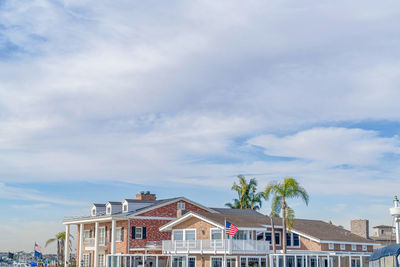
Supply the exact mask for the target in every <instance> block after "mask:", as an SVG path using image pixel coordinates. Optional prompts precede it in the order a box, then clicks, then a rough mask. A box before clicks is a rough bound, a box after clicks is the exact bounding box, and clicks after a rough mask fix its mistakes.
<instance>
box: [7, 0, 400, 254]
mask: <svg viewBox="0 0 400 267" xmlns="http://www.w3.org/2000/svg"><path fill="white" fill-rule="evenodd" d="M399 5H400V4H399V3H398V2H397V1H388V2H386V5H382V4H381V3H377V2H376V1H351V2H348V1H335V2H320V1H312V0H310V1H302V2H301V3H300V2H293V1H280V2H271V1H270V2H266V1H250V2H249V1H247V2H243V1H217V2H216V1H208V0H206V1H190V2H187V1H168V3H167V2H165V3H164V2H163V3H160V2H157V1H119V0H116V1H112V2H98V1H92V0H79V1H77V0H63V1H62V0H53V1H50V0H30V1H27V0H26V1H8V0H3V1H0V118H1V119H0V151H1V153H0V203H1V204H2V207H3V212H2V213H0V219H1V223H0V236H1V237H2V238H0V251H3V250H17V249H25V250H28V249H31V248H32V244H33V243H34V241H37V242H39V243H41V244H43V243H44V241H45V240H46V239H48V238H50V237H51V236H53V235H54V234H56V233H57V232H58V231H61V230H63V227H62V225H61V221H62V219H63V217H64V216H71V215H81V214H87V213H88V211H89V208H90V205H91V203H93V202H106V201H108V200H114V201H115V200H122V199H124V198H128V197H129V198H132V197H134V195H135V194H136V193H137V192H139V191H142V190H150V191H152V192H154V193H156V194H157V195H158V197H159V198H167V197H174V196H186V197H188V198H190V199H193V200H195V201H198V202H200V203H202V204H205V205H209V206H216V207H218V206H219V207H221V206H223V205H224V203H226V202H228V201H230V200H231V199H232V198H233V197H234V194H233V192H231V191H230V187H231V184H232V183H233V181H234V180H235V177H236V176H237V175H238V174H243V175H245V176H247V177H249V178H251V177H255V178H257V179H258V181H259V187H260V189H262V188H264V187H265V185H266V184H267V183H268V181H271V180H273V179H282V178H283V177H286V176H292V177H295V178H296V179H298V180H299V181H300V182H301V183H302V184H303V185H304V186H305V187H306V188H307V190H308V191H309V193H310V195H311V202H310V205H309V206H308V207H305V206H304V205H303V204H302V203H298V202H296V201H293V202H291V203H290V204H291V205H292V206H293V207H295V210H296V214H297V216H298V217H302V218H314V219H322V220H326V221H328V220H332V221H333V222H334V223H336V224H341V225H344V226H345V227H348V225H349V220H351V219H354V218H368V219H370V221H371V223H370V224H371V225H376V224H390V225H391V224H392V219H391V218H390V216H389V214H388V207H390V206H391V201H392V198H393V196H394V195H395V194H398V193H399V192H398V189H397V185H398V184H399V177H400V167H399V166H400V164H399V163H400V139H399V136H398V134H399V130H400V115H399V114H400V105H399V103H398V102H399V99H400V90H399V85H400V79H399V77H400V75H399V74H400V57H399V49H398V47H399V45H400V35H399V32H398V31H399V30H398V27H397V25H399V23H400V21H399V20H400V16H399V15H400V14H399V13H400V11H399V10H400V8H399ZM268 205H269V204H268V203H265V204H264V208H263V210H262V212H268V208H267V207H268ZM52 249H53V248H52V247H51V248H49V249H47V250H48V251H52Z"/></svg>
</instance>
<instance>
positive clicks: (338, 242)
mask: <svg viewBox="0 0 400 267" xmlns="http://www.w3.org/2000/svg"><path fill="white" fill-rule="evenodd" d="M320 243H322V244H326V243H335V244H346V245H351V244H355V245H367V246H373V245H380V244H379V243H366V242H364V243H363V242H347V241H335V240H323V241H321V242H320Z"/></svg>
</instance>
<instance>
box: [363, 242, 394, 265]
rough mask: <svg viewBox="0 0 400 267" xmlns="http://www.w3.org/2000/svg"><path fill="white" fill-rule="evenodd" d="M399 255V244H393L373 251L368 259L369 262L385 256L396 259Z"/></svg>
mask: <svg viewBox="0 0 400 267" xmlns="http://www.w3.org/2000/svg"><path fill="white" fill-rule="evenodd" d="M399 254H400V244H393V245H389V246H387V247H384V248H381V249H378V250H376V251H374V253H372V255H371V257H369V260H370V261H376V260H378V259H380V258H382V257H387V256H396V257H397V256H398V255H399Z"/></svg>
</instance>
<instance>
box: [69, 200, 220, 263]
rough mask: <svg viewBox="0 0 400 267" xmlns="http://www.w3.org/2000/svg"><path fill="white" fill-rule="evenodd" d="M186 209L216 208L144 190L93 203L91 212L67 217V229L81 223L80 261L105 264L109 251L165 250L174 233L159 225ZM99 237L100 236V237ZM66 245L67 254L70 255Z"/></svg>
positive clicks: (133, 252) (155, 252)
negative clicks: (164, 243) (120, 198)
mask: <svg viewBox="0 0 400 267" xmlns="http://www.w3.org/2000/svg"><path fill="white" fill-rule="evenodd" d="M183 211H196V212H216V211H214V210H212V209H209V208H207V207H204V206H202V205H200V204H198V203H195V202H193V201H191V200H189V199H186V198H184V197H177V198H171V199H163V200H157V199H156V196H155V195H154V194H149V193H141V194H138V195H136V199H125V200H123V201H122V202H112V201H110V202H107V203H106V204H93V205H92V208H91V213H90V214H91V215H90V216H86V217H76V218H69V219H66V220H64V222H63V224H65V225H66V232H67V233H69V231H70V226H71V225H75V226H76V227H77V238H76V239H75V240H77V255H76V260H77V265H78V266H82V267H83V266H99V267H102V266H105V265H106V255H109V254H117V253H118V254H143V253H147V254H149V253H153V254H160V253H161V241H162V240H168V239H170V238H171V237H170V235H171V234H170V233H168V232H160V231H159V228H160V227H161V226H162V225H164V224H166V223H167V222H170V221H171V220H174V219H176V217H177V214H180V213H182V212H183ZM96 237H97V238H96ZM68 250H69V246H68V245H66V255H69V251H68Z"/></svg>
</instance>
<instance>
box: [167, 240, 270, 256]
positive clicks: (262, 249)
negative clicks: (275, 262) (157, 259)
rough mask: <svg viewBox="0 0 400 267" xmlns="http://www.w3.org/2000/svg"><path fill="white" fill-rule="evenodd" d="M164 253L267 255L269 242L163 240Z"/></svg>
mask: <svg viewBox="0 0 400 267" xmlns="http://www.w3.org/2000/svg"><path fill="white" fill-rule="evenodd" d="M162 251H163V252H164V253H187V252H200V253H203V252H215V253H216V252H218V253H239V254H241V253H268V252H269V242H268V241H259V240H232V239H228V240H174V241H173V240H165V241H163V242H162Z"/></svg>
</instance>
